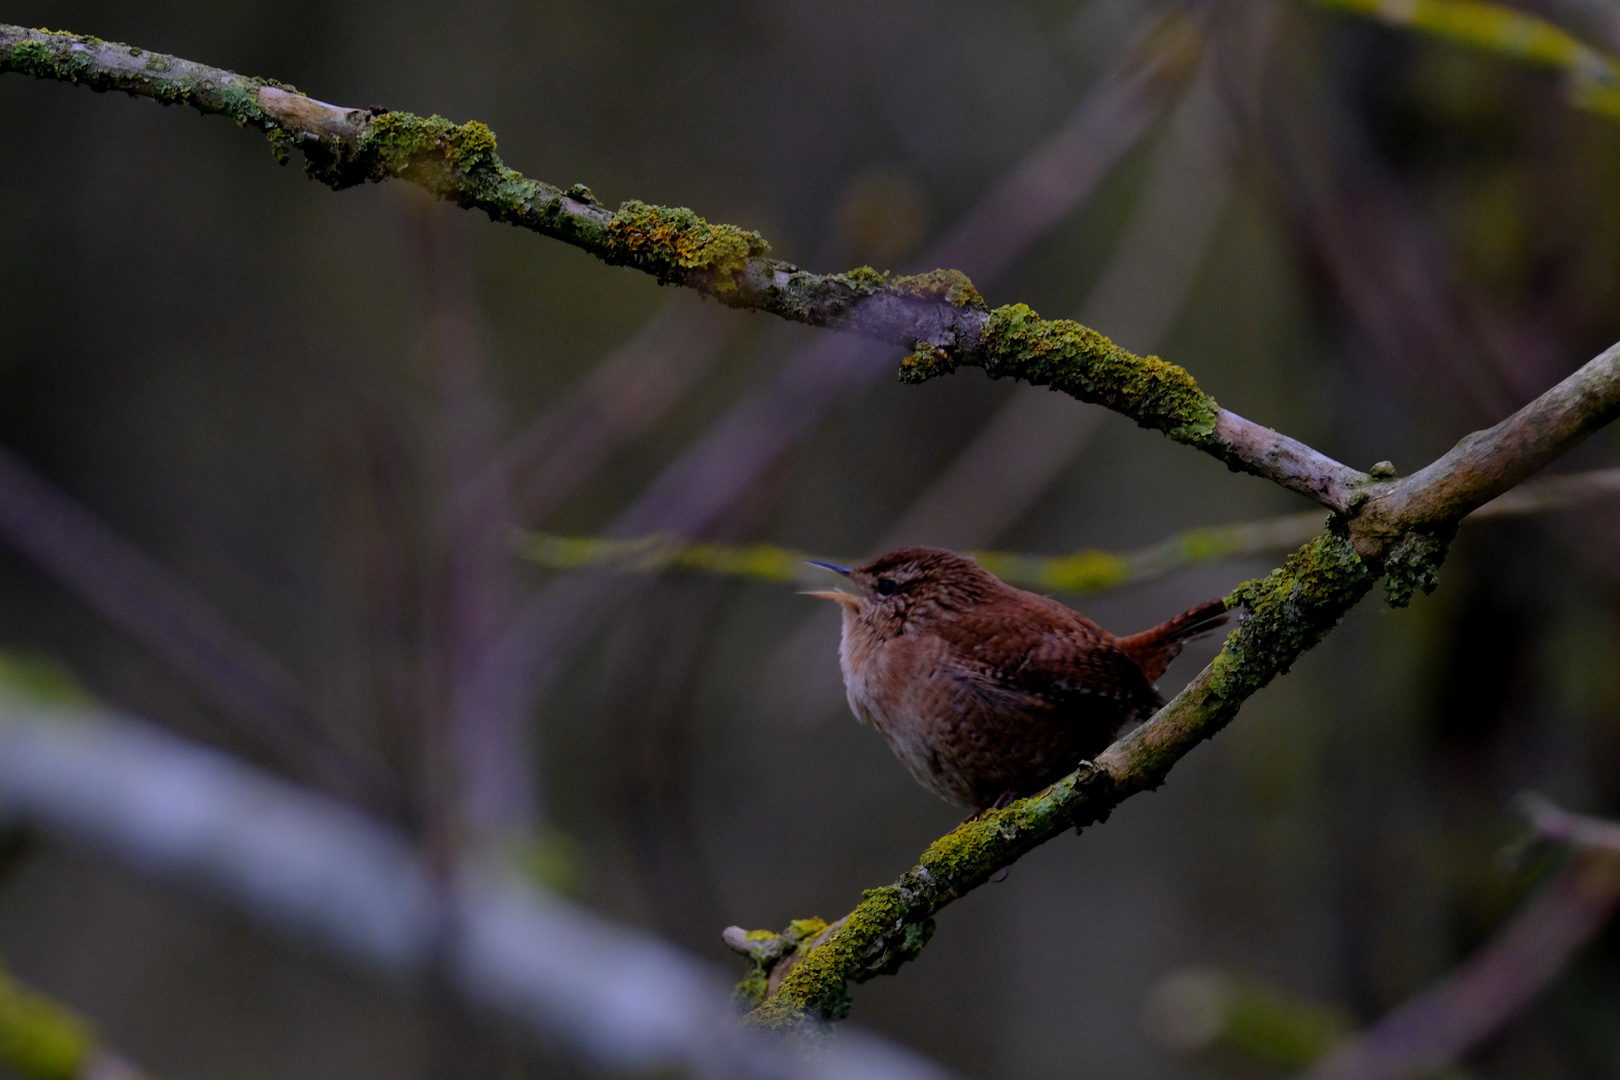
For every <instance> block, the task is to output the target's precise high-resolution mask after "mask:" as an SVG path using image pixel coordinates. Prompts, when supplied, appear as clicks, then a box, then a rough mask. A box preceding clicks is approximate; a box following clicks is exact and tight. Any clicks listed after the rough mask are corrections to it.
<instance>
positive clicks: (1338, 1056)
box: [1300, 826, 1620, 1080]
mask: <svg viewBox="0 0 1620 1080" xmlns="http://www.w3.org/2000/svg"><path fill="white" fill-rule="evenodd" d="M1611 827H1614V826H1611ZM1617 904H1620V859H1616V858H1615V857H1614V855H1613V854H1611V853H1609V852H1606V851H1605V852H1588V853H1586V854H1584V855H1581V856H1579V857H1578V858H1577V859H1576V860H1575V861H1574V862H1573V863H1572V864H1571V865H1570V866H1569V867H1568V868H1567V869H1565V870H1564V871H1562V872H1561V873H1560V874H1559V875H1558V876H1557V877H1556V878H1554V879H1553V880H1552V881H1551V882H1549V883H1548V884H1547V885H1546V886H1545V887H1544V888H1543V889H1542V890H1541V891H1540V892H1539V893H1538V894H1537V895H1536V896H1535V897H1534V898H1533V899H1532V900H1531V901H1530V902H1529V903H1528V904H1526V905H1525V906H1524V907H1523V908H1521V909H1520V910H1519V913H1518V914H1517V915H1515V916H1514V917H1513V920H1512V921H1511V922H1509V923H1508V925H1507V926H1506V927H1505V928H1504V929H1503V930H1502V931H1501V932H1499V933H1498V934H1497V935H1496V936H1495V937H1494V938H1493V939H1492V940H1491V941H1490V942H1488V943H1487V944H1486V945H1485V947H1484V948H1482V949H1480V950H1479V951H1478V952H1477V953H1475V954H1474V955H1473V956H1472V957H1470V958H1469V960H1468V961H1467V963H1465V964H1463V965H1462V966H1461V967H1459V968H1458V969H1457V970H1455V971H1453V972H1451V973H1450V974H1449V975H1447V976H1446V977H1445V978H1443V979H1441V980H1440V981H1439V982H1437V983H1436V984H1435V985H1434V986H1432V987H1430V988H1429V989H1428V990H1425V991H1424V992H1423V993H1421V994H1419V995H1417V996H1416V997H1414V998H1412V999H1411V1000H1410V1001H1408V1002H1406V1003H1405V1004H1404V1005H1402V1006H1401V1007H1400V1008H1398V1009H1396V1010H1395V1011H1394V1012H1392V1013H1390V1014H1389V1015H1388V1016H1386V1017H1384V1018H1383V1019H1382V1020H1380V1021H1378V1023H1376V1024H1374V1025H1373V1026H1372V1027H1371V1028H1369V1029H1368V1030H1367V1031H1366V1032H1365V1033H1363V1034H1362V1035H1361V1036H1360V1037H1358V1038H1356V1039H1353V1040H1351V1041H1350V1042H1348V1043H1346V1044H1345V1045H1344V1046H1342V1047H1340V1048H1339V1049H1338V1050H1336V1051H1335V1052H1334V1053H1332V1054H1330V1055H1329V1056H1328V1057H1327V1058H1325V1059H1324V1060H1323V1061H1322V1062H1321V1063H1320V1064H1318V1065H1316V1066H1315V1067H1313V1068H1312V1069H1310V1070H1309V1071H1307V1072H1306V1073H1304V1074H1303V1076H1302V1077H1301V1078H1300V1080H1402V1078H1407V1077H1415V1076H1428V1075H1432V1074H1433V1073H1434V1072H1436V1071H1438V1070H1439V1069H1441V1068H1443V1067H1445V1066H1446V1065H1448V1064H1450V1063H1452V1062H1454V1061H1456V1060H1457V1059H1458V1058H1460V1057H1461V1056H1462V1055H1463V1054H1465V1053H1467V1052H1468V1051H1469V1050H1470V1049H1471V1048H1473V1047H1475V1046H1477V1045H1479V1044H1480V1043H1481V1042H1482V1041H1484V1040H1485V1039H1486V1038H1487V1037H1488V1036H1489V1035H1490V1034H1491V1033H1492V1032H1494V1031H1496V1030H1497V1029H1499V1028H1500V1027H1501V1026H1502V1025H1503V1024H1504V1023H1506V1022H1507V1021H1508V1020H1510V1019H1512V1018H1513V1017H1514V1016H1515V1015H1517V1014H1518V1013H1519V1012H1520V1011H1521V1010H1523V1009H1524V1007H1525V1006H1526V1005H1528V1004H1529V1003H1530V1002H1531V1001H1532V1000H1534V999H1535V997H1536V995H1537V994H1539V993H1540V992H1541V991H1542V989H1543V988H1545V987H1546V985H1547V984H1548V983H1549V982H1550V981H1551V980H1552V978H1553V976H1554V975H1556V974H1557V973H1558V971H1559V970H1560V969H1561V968H1562V967H1563V966H1564V963H1565V962H1566V961H1567V960H1568V959H1569V958H1570V956H1571V955H1573V954H1574V953H1575V951H1576V950H1578V949H1579V948H1580V947H1581V946H1582V945H1584V944H1586V943H1587V942H1588V941H1590V940H1591V939H1592V937H1593V936H1594V935H1596V934H1597V933H1598V931H1600V930H1601V929H1603V927H1604V926H1605V925H1606V924H1607V923H1608V921H1609V919H1610V918H1611V917H1612V916H1613V914H1614V910H1615V906H1616V905H1617Z"/></svg>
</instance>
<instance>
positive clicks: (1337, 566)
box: [728, 346, 1620, 1028]
mask: <svg viewBox="0 0 1620 1080" xmlns="http://www.w3.org/2000/svg"><path fill="white" fill-rule="evenodd" d="M1617 357H1620V346H1616V347H1614V348H1611V349H1609V350H1607V351H1606V352H1604V353H1603V354H1602V355H1600V356H1598V357H1597V358H1596V359H1594V360H1592V361H1591V362H1590V363H1588V364H1587V365H1586V366H1584V367H1583V368H1582V369H1581V370H1580V371H1578V372H1576V373H1575V374H1574V375H1572V376H1570V377H1569V378H1568V379H1566V380H1564V382H1562V383H1560V384H1559V385H1558V386H1555V387H1554V388H1553V389H1551V390H1549V391H1547V393H1545V394H1543V395H1542V396H1541V397H1540V398H1538V399H1536V401H1534V402H1532V403H1530V404H1529V405H1527V406H1526V407H1525V408H1524V409H1521V410H1520V411H1519V412H1518V413H1516V414H1514V416H1513V417H1510V418H1509V419H1508V420H1506V421H1504V422H1503V423H1501V424H1498V425H1497V426H1496V427H1494V428H1491V429H1489V430H1488V431H1484V432H1480V433H1477V434H1475V435H1472V436H1470V437H1469V438H1467V439H1464V440H1463V441H1462V443H1460V444H1459V446H1458V449H1457V450H1454V451H1452V452H1451V453H1450V454H1448V455H1446V456H1445V457H1443V458H1441V459H1440V462H1437V463H1436V464H1435V465H1432V466H1430V467H1428V468H1426V469H1423V470H1421V471H1419V472H1418V473H1417V474H1415V475H1413V476H1412V477H1409V478H1408V479H1406V480H1404V481H1399V482H1397V483H1395V484H1390V485H1385V490H1386V492H1387V491H1391V490H1398V491H1399V492H1400V496H1401V500H1400V501H1398V502H1389V503H1383V504H1379V507H1378V513H1379V514H1380V515H1381V517H1380V518H1378V519H1377V520H1379V521H1380V522H1382V523H1383V524H1382V527H1383V528H1384V529H1385V530H1387V531H1386V532H1385V534H1384V536H1385V538H1386V539H1385V540H1384V542H1383V543H1379V544H1365V543H1364V542H1363V540H1362V539H1361V538H1356V539H1352V537H1353V535H1354V534H1353V533H1351V532H1350V531H1349V530H1347V529H1346V527H1345V522H1344V521H1342V520H1340V521H1339V522H1337V523H1336V524H1337V528H1336V530H1335V531H1333V532H1330V533H1328V534H1327V535H1325V536H1319V537H1317V538H1315V539H1314V540H1311V541H1310V542H1309V543H1307V544H1306V545H1305V546H1304V547H1302V548H1300V549H1299V550H1298V551H1297V552H1295V553H1294V554H1293V555H1292V556H1291V557H1290V558H1289V559H1288V561H1287V562H1286V563H1285V564H1284V565H1283V566H1282V567H1281V568H1280V569H1278V570H1276V571H1273V572H1272V573H1271V574H1270V575H1269V576H1268V577H1266V578H1264V579H1262V580H1259V581H1251V582H1248V583H1246V584H1244V585H1241V586H1239V587H1238V589H1237V590H1236V591H1234V592H1233V593H1232V595H1231V596H1229V597H1228V598H1227V604H1228V606H1230V607H1242V608H1244V609H1245V611H1244V614H1243V616H1242V618H1241V620H1240V621H1239V623H1238V625H1237V627H1236V628H1235V629H1234V630H1233V631H1232V632H1231V634H1230V635H1229V636H1228V637H1227V639H1226V642H1225V644H1224V645H1223V647H1222V649H1221V652H1220V654H1219V655H1217V656H1216V657H1215V659H1214V661H1213V662H1212V663H1211V664H1210V665H1209V666H1208V667H1206V668H1205V669H1204V670H1203V671H1202V672H1200V673H1199V675H1198V676H1197V678H1195V679H1194V680H1193V681H1192V682H1191V683H1189V684H1188V686H1187V687H1186V688H1185V689H1184V690H1182V691H1181V693H1179V694H1177V695H1176V697H1175V698H1174V699H1173V700H1172V701H1171V702H1170V703H1169V704H1167V705H1166V706H1165V707H1164V708H1162V709H1160V710H1159V712H1158V713H1157V714H1156V715H1155V716H1154V717H1153V718H1152V719H1151V720H1149V721H1148V722H1147V723H1146V724H1143V725H1142V726H1141V727H1139V728H1137V729H1136V730H1135V731H1133V732H1131V733H1130V734H1128V735H1126V736H1125V737H1124V738H1121V739H1120V740H1118V741H1117V742H1115V743H1114V744H1113V745H1112V746H1110V747H1109V748H1108V749H1107V750H1105V751H1104V752H1103V753H1102V754H1100V755H1099V756H1098V758H1097V760H1096V761H1095V762H1082V763H1081V765H1080V767H1079V769H1077V770H1076V771H1075V772H1074V773H1071V774H1070V775H1069V776H1067V777H1065V778H1063V779H1062V780H1060V781H1058V782H1057V783H1056V784H1054V785H1053V786H1052V787H1050V788H1048V789H1047V790H1046V791H1044V792H1041V793H1039V794H1037V795H1034V796H1031V797H1030V798H1027V799H1022V800H1019V801H1017V802H1015V803H1013V804H1012V805H1011V806H1009V807H1007V808H1006V809H1005V810H996V811H990V812H987V813H985V814H982V815H980V817H979V818H978V819H977V820H975V821H972V822H968V823H966V824H964V825H962V826H961V827H960V828H958V829H957V830H956V831H954V832H952V833H950V834H949V835H947V836H945V837H942V838H941V839H939V840H936V841H935V842H934V843H933V844H932V845H931V846H930V847H929V848H928V850H927V851H925V852H924V853H923V855H922V858H921V859H920V860H919V861H918V863H917V865H916V866H915V867H913V868H912V869H911V870H910V871H909V872H907V873H906V874H905V875H904V876H902V877H901V878H900V879H899V880H898V881H896V882H895V883H894V884H893V885H889V886H885V887H883V888H880V889H874V890H871V891H869V892H867V893H866V899H865V900H863V901H862V903H861V904H860V905H859V906H858V907H856V908H855V910H854V911H853V912H851V913H850V914H849V915H847V916H845V917H844V918H843V919H841V920H839V921H838V922H837V923H834V924H833V928H832V929H831V930H830V931H828V932H825V933H824V934H822V935H818V936H816V937H814V938H810V939H808V940H804V939H802V935H801V938H800V939H799V940H793V941H791V942H789V943H788V945H787V946H786V947H784V946H783V945H781V944H778V943H776V942H774V941H773V937H782V938H787V937H790V936H791V935H792V931H791V930H790V931H789V932H788V933H787V934H784V935H761V934H758V933H756V934H754V935H752V936H751V938H750V937H748V936H744V937H743V938H742V939H740V940H739V939H738V936H737V935H736V934H731V935H730V938H731V939H732V940H730V941H728V943H729V944H731V945H732V946H733V948H738V945H739V943H740V944H741V945H742V948H740V949H738V951H741V952H743V953H744V955H745V956H748V957H749V958H750V959H751V960H752V961H753V963H754V971H753V972H752V973H751V974H750V975H749V976H748V977H747V978H746V979H745V980H744V981H743V983H742V984H741V986H740V987H739V992H740V993H741V994H742V995H743V996H744V997H745V998H747V999H749V1000H751V1001H752V1002H753V1003H754V1004H755V1006H756V1007H755V1008H754V1010H753V1011H752V1012H751V1013H750V1014H749V1018H750V1019H751V1020H752V1021H753V1022H754V1023H757V1024H759V1025H761V1026H764V1027H768V1028H789V1027H794V1026H797V1025H799V1024H801V1023H803V1022H805V1021H806V1020H813V1019H823V1018H838V1017H840V1016H842V1015H844V1013H845V1012H846V1011H847V1010H848V1007H849V995H848V983H849V982H851V981H853V982H863V981H865V980H866V979H869V978H871V977H873V976H874V975H880V974H890V973H892V972H894V971H895V970H897V969H898V968H899V967H900V966H901V965H902V964H904V963H905V962H906V961H907V960H909V959H911V958H912V957H914V956H916V955H917V953H918V952H919V951H920V950H921V949H922V947H923V945H925V944H926V943H927V941H928V938H929V936H930V934H932V932H933V925H934V924H933V916H934V914H935V913H936V912H937V911H939V909H941V908H943V907H944V906H945V905H946V904H948V903H950V902H951V901H952V900H955V899H958V898H959V897H961V896H963V895H965V894H966V893H967V892H968V891H970V890H972V889H974V888H976V887H977V886H979V885H981V884H983V883H984V882H985V881H987V880H989V878H990V876H991V875H992V874H994V873H995V872H996V871H997V870H999V869H1001V868H1002V867H1003V866H1006V865H1008V864H1009V863H1011V862H1013V861H1014V860H1015V859H1017V858H1018V857H1019V856H1020V855H1022V854H1024V853H1025V852H1026V851H1029V850H1031V849H1032V848H1034V847H1037V846H1039V845H1040V844H1043V843H1045V842H1046V841H1047V840H1050V839H1052V838H1053V837H1055V836H1057V835H1058V834H1060V833H1062V832H1064V831H1065V830H1067V829H1070V828H1076V829H1079V828H1084V827H1085V826H1086V825H1089V824H1092V823H1095V822H1101V821H1104V820H1106V819H1107V817H1108V814H1109V813H1110V812H1111V811H1112V810H1113V808H1114V807H1115V806H1117V805H1118V804H1119V803H1120V802H1121V801H1123V800H1124V799H1126V798H1128V797H1129V796H1131V795H1133V794H1135V793H1136V792H1139V791H1145V790H1151V789H1152V788H1155V787H1158V786H1159V785H1160V784H1161V783H1163V782H1164V779H1165V777H1166V776H1167V775H1168V774H1169V772H1170V770H1171V768H1172V767H1173V766H1174V765H1175V764H1176V762H1178V761H1180V760H1181V758H1183V757H1184V756H1186V754H1187V753H1188V752H1189V751H1190V750H1191V749H1192V748H1193V747H1194V746H1197V745H1198V744H1199V743H1200V742H1202V741H1204V740H1205V739H1207V738H1209V737H1211V736H1212V735H1214V734H1215V733H1216V732H1218V731H1219V730H1220V729H1221V728H1223V727H1225V726H1226V724H1227V723H1229V722H1230V721H1231V719H1232V718H1233V717H1234V716H1235V715H1236V714H1237V711H1238V709H1239V708H1240V707H1241V706H1242V704H1243V702H1244V701H1246V700H1247V699H1248V698H1249V697H1250V696H1251V695H1253V694H1254V693H1255V692H1256V691H1258V690H1260V689H1261V688H1262V687H1264V686H1265V685H1266V684H1268V683H1269V682H1270V681H1271V680H1272V679H1274V678H1275V677H1277V676H1278V675H1280V674H1282V673H1284V672H1286V671H1287V670H1288V668H1289V667H1290V666H1291V665H1292V664H1293V662H1294V661H1295V660H1296V659H1298V658H1299V656H1300V655H1301V654H1303V653H1304V652H1305V651H1306V650H1307V649H1309V648H1311V647H1312V646H1314V645H1315V644H1316V643H1317V642H1318V641H1320V640H1321V639H1322V638H1323V637H1324V636H1325V635H1326V634H1327V633H1328V632H1329V631H1331V630H1332V629H1333V627H1334V626H1336V625H1337V624H1338V621H1339V620H1340V619H1341V618H1342V617H1343V616H1344V614H1345V613H1346V612H1348V611H1349V610H1350V609H1351V608H1352V607H1354V606H1355V605H1356V604H1357V603H1358V602H1359V601H1360V600H1361V599H1362V597H1364V596H1365V595H1366V594H1367V592H1368V591H1369V590H1371V588H1372V586H1373V584H1374V583H1375V582H1376V581H1377V580H1378V578H1379V577H1380V576H1385V577H1386V579H1387V582H1388V584H1387V588H1388V590H1389V595H1390V601H1391V603H1394V604H1401V603H1404V602H1406V600H1408V599H1410V596H1411V593H1412V590H1413V589H1414V588H1418V587H1424V588H1432V587H1433V582H1434V580H1435V577H1434V575H1435V573H1436V572H1437V571H1438V568H1439V565H1440V563H1441V562H1442V561H1443V560H1444V558H1445V554H1446V541H1448V540H1449V539H1450V533H1451V532H1454V531H1455V529H1456V525H1457V522H1458V521H1459V520H1460V519H1461V517H1462V516H1463V515H1464V514H1466V513H1468V512H1469V511H1470V510H1472V509H1474V508H1475V507H1477V506H1480V505H1481V504H1483V503H1484V502H1485V501H1487V500H1488V499H1490V498H1492V497H1494V496H1496V495H1498V494H1500V493H1501V492H1502V491H1504V490H1505V489H1506V487H1507V486H1510V485H1511V483H1517V482H1518V480H1522V479H1523V478H1524V477H1525V476H1528V475H1529V474H1530V473H1531V472H1533V471H1534V470H1535V469H1537V468H1540V467H1541V466H1542V465H1544V464H1546V463H1547V462H1548V461H1550V460H1552V459H1553V458H1554V457H1556V456H1557V455H1558V454H1560V453H1562V452H1563V451H1564V450H1567V449H1569V448H1570V447H1572V446H1574V445H1576V444H1577V443H1578V442H1580V440H1581V439H1583V438H1585V436H1586V435H1587V434H1589V433H1590V432H1591V431H1593V430H1595V429H1596V428H1597V427H1599V426H1601V425H1602V424H1603V423H1606V422H1607V421H1608V420H1610V419H1612V418H1613V416H1614V414H1615V413H1616V412H1617V411H1620V408H1617V406H1616V404H1615V399H1616V397H1617V396H1620V389H1617V388H1616V386H1615V384H1616V383H1620V372H1617V371H1616V370H1615V369H1616V363H1617V360H1616V358H1617ZM1445 462H1450V463H1452V467H1453V468H1455V469H1456V471H1457V472H1458V473H1460V474H1461V475H1460V476H1457V475H1453V472H1452V471H1451V469H1448V468H1442V467H1441V463H1445ZM1408 507H1409V508H1412V511H1411V512H1412V513H1413V515H1414V517H1413V518H1412V519H1410V520H1406V519H1403V518H1401V517H1400V516H1399V515H1400V514H1401V513H1402V512H1403V509H1404V508H1408ZM1436 508H1442V509H1438V510H1437V509H1436ZM1357 509H1361V508H1360V507H1359V506H1358V507H1357ZM1445 512H1449V513H1450V514H1451V515H1453V516H1450V517H1442V516H1438V515H1439V514H1441V513H1445ZM1357 520H1358V519H1356V518H1351V519H1350V522H1349V525H1350V526H1351V527H1354V526H1355V524H1356V521H1357ZM1419 529H1421V530H1425V531H1421V532H1419V531H1416V530H1419ZM1389 537H1393V538H1395V540H1394V542H1391V541H1390V540H1389V539H1388V538H1389ZM778 957H780V959H778ZM781 963H788V964H791V965H792V966H791V968H790V969H789V970H788V971H787V973H786V974H785V975H781V976H777V975H776V973H775V972H773V971H772V970H771V969H772V968H773V967H775V966H777V965H780V964H781ZM773 984H775V985H774V992H772V993H769V996H765V995H766V993H767V992H768V991H771V990H772V988H773Z"/></svg>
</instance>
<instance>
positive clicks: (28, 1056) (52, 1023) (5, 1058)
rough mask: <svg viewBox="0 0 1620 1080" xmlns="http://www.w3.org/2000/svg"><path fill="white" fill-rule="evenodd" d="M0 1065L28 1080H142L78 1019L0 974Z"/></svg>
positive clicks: (53, 1002) (62, 1006)
mask: <svg viewBox="0 0 1620 1080" xmlns="http://www.w3.org/2000/svg"><path fill="white" fill-rule="evenodd" d="M0 1062H4V1063H5V1065H6V1068H7V1069H9V1070H11V1071H13V1072H15V1073H16V1074H17V1075H18V1076H21V1077H26V1078H27V1080H140V1078H141V1076H142V1073H141V1072H140V1070H138V1069H136V1068H135V1067H134V1066H133V1065H130V1064H129V1063H128V1062H126V1061H124V1059H122V1058H120V1057H118V1056H116V1055H114V1054H111V1053H109V1052H108V1051H107V1050H106V1049H104V1048H103V1047H102V1045H101V1042H100V1039H99V1038H98V1037H97V1036H96V1031H95V1028H94V1027H92V1026H91V1024H90V1023H89V1021H87V1020H85V1019H84V1018H83V1017H81V1016H80V1015H79V1014H78V1013H76V1012H74V1011H73V1010H72V1009H69V1008H68V1007H67V1006H65V1005H61V1004H59V1003H57V1002H56V1001H53V1000H52V999H51V998H48V997H46V996H45V995H44V994H41V993H40V992H39V991H37V990H35V989H33V988H31V987H29V986H26V985H24V984H23V983H21V982H19V981H18V980H17V979H16V978H14V977H13V976H12V975H11V974H10V973H9V972H7V971H5V970H4V969H3V968H0Z"/></svg>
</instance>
